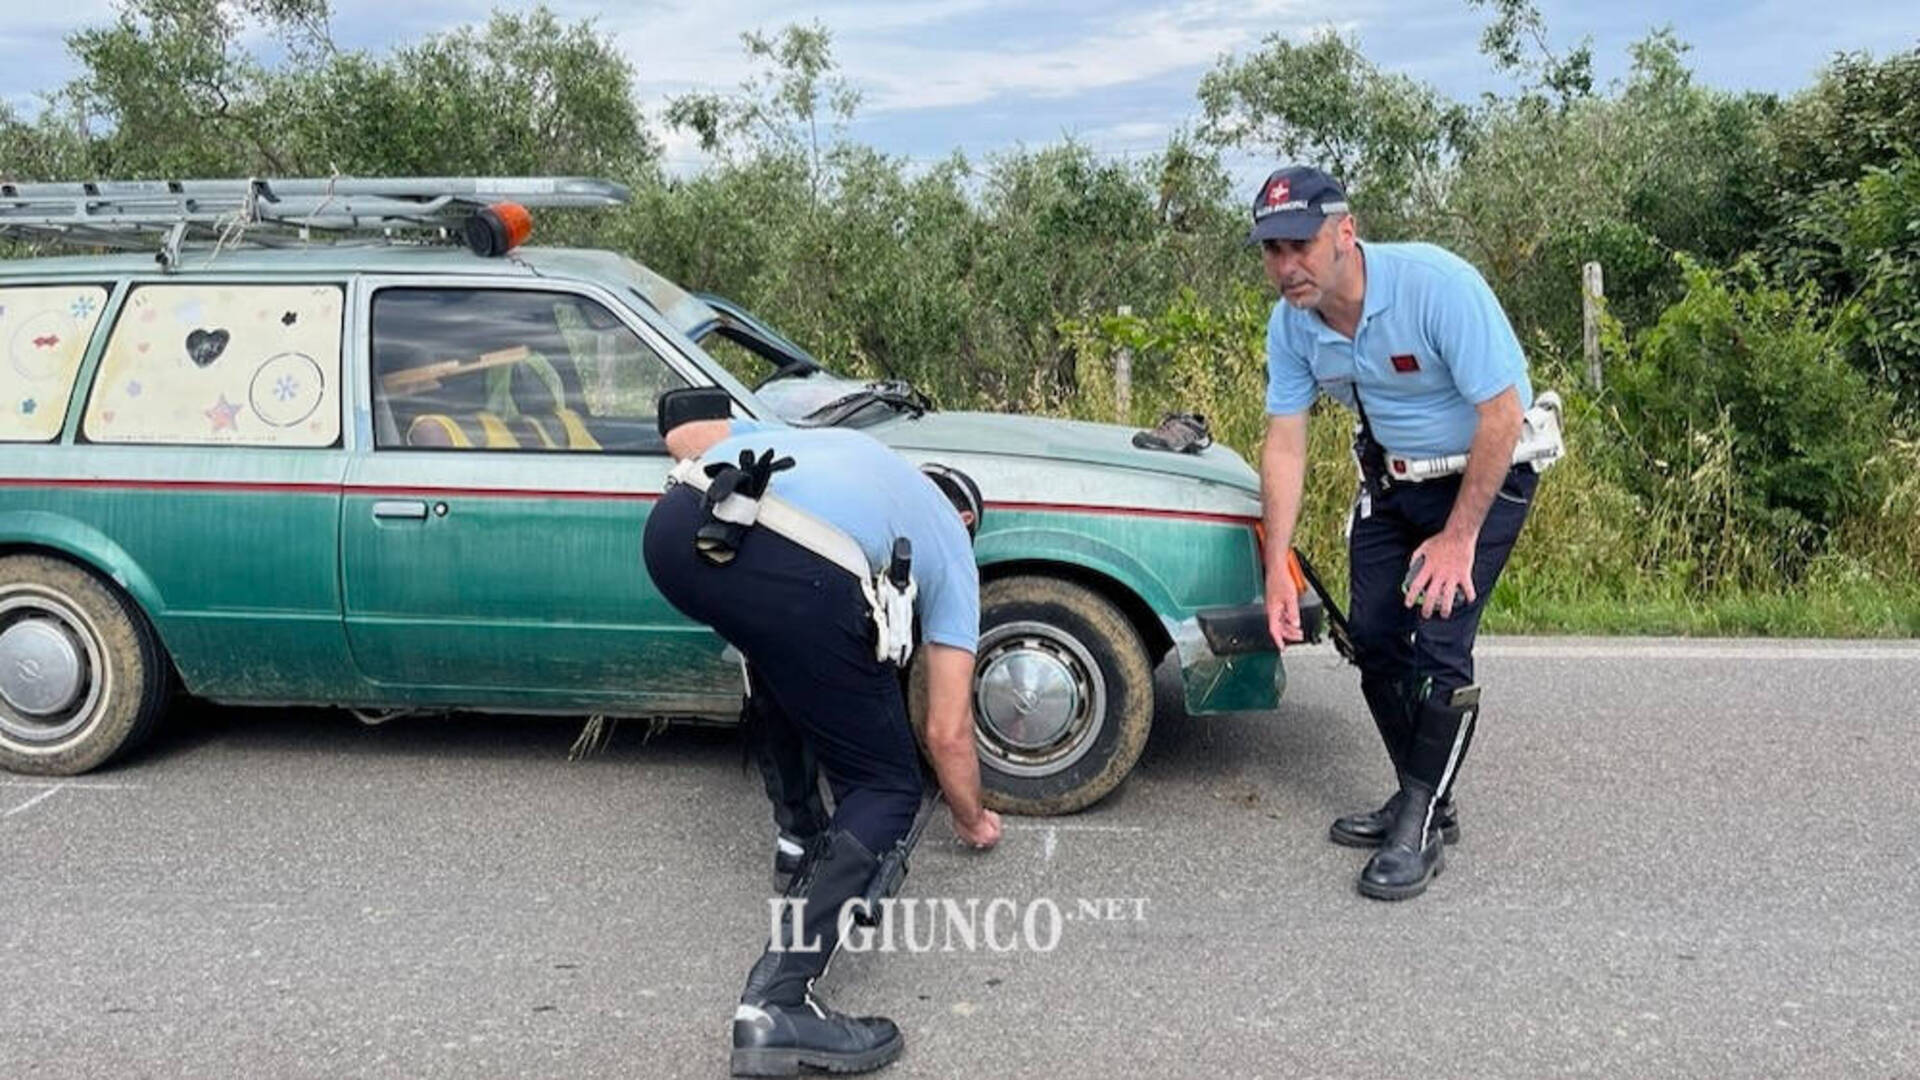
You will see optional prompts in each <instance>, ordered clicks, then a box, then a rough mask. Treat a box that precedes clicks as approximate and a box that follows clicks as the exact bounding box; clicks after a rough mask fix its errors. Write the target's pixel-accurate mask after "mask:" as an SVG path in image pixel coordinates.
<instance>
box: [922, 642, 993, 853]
mask: <svg viewBox="0 0 1920 1080" xmlns="http://www.w3.org/2000/svg"><path fill="white" fill-rule="evenodd" d="M920 662H921V663H923V664H925V665H927V756H928V757H931V758H932V759H933V772H934V775H935V776H936V777H938V778H939V780H940V791H941V793H942V794H944V795H945V796H946V797H947V806H948V808H949V809H951V810H952V811H953V816H954V818H955V820H957V821H962V822H967V823H969V824H971V823H972V822H975V821H978V820H979V819H980V815H981V813H982V812H983V811H984V810H985V809H986V805H985V804H984V803H982V802H981V801H980V758H979V756H978V753H977V751H976V750H975V749H974V741H973V697H972V695H973V654H972V653H970V652H967V651H966V650H964V649H956V648H954V647H952V646H951V645H932V644H930V645H928V646H927V648H926V652H925V654H924V655H922V656H921V658H920Z"/></svg>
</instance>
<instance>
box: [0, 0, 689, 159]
mask: <svg viewBox="0 0 1920 1080" xmlns="http://www.w3.org/2000/svg"><path fill="white" fill-rule="evenodd" d="M328 12H329V9H328V6H327V3H326V0H124V3H123V5H122V7H121V8H120V11H119V13H118V15H117V16H116V18H115V21H114V22H113V23H112V24H110V25H107V26H103V27H93V28H89V29H85V30H81V31H79V32H77V33H75V34H73V35H71V36H70V37H69V38H68V48H69V49H70V50H71V51H72V53H73V55H74V57H75V59H76V60H78V61H79V62H80V65H81V68H82V74H81V75H80V77H79V78H77V79H76V80H74V81H73V83H71V84H70V85H69V86H67V87H65V88H64V89H62V90H60V91H58V92H57V93H56V94H54V95H52V96H51V97H50V101H49V107H48V108H47V110H46V112H45V113H44V114H43V115H42V117H41V119H40V121H39V123H37V124H35V125H23V124H20V123H19V122H18V121H14V120H11V119H0V138H4V139H6V143H5V146H6V147H7V148H8V149H9V150H17V151H18V152H19V156H18V158H16V157H15V156H14V154H13V153H9V156H8V158H7V159H6V160H7V161H8V162H9V163H10V165H11V164H13V163H14V162H16V161H19V162H21V163H24V164H25V165H26V166H27V167H28V168H31V169H32V170H33V171H32V172H31V173H28V172H27V170H26V169H21V168H18V167H17V166H16V170H17V172H18V174H20V175H31V177H32V178H34V179H63V178H83V177H84V178H92V177H101V176H111V177H116V178H136V179H137V178H156V177H182V176H247V175H280V176H287V175H302V174H306V175H327V174H329V173H331V172H333V171H336V170H337V171H339V172H341V173H344V174H358V175H380V174H400V175H445V174H463V173H480V174H487V173H491V174H503V173H589V174H595V175H612V176H615V177H620V178H633V177H637V176H641V175H644V174H645V172H646V170H648V169H649V168H650V167H651V166H652V163H653V162H654V161H655V159H656V158H657V157H658V153H659V150H658V146H657V144H656V143H654V142H653V140H652V139H651V138H650V137H649V136H648V135H647V134H646V132H645V129H644V127H643V125H642V120H641V115H640V111H639V109H638V107H637V106H636V105H635V104H634V102H633V100H632V93H631V88H632V82H633V72H632V68H631V67H630V66H629V65H628V63H627V62H626V60H625V59H624V57H622V56H621V54H620V53H619V52H618V51H617V50H616V49H615V48H614V46H613V45H612V43H611V42H608V41H606V40H604V39H602V38H600V37H599V36H597V35H596V34H595V33H594V30H593V26H592V24H591V23H590V22H582V23H576V24H571V25H563V24H562V23H560V21H559V20H558V19H556V18H555V17H554V15H553V13H552V12H550V11H548V10H547V9H546V8H544V7H542V8H536V9H534V10H533V11H531V12H529V13H527V14H525V15H506V14H497V15H495V16H494V17H493V18H492V19H491V20H490V21H489V22H488V23H487V25H486V26H485V27H484V28H482V29H479V30H475V29H472V28H462V29H459V30H456V31H454V32H452V33H450V34H446V35H442V36H440V37H436V38H430V39H428V40H426V41H424V42H422V43H420V44H418V45H415V46H411V47H408V48H404V49H401V50H399V51H397V52H395V53H393V54H391V55H388V56H374V55H369V54H367V53H361V52H343V51H341V50H339V49H338V48H337V47H335V45H334V43H333V41H332V39H331V37H330V36H329V30H328ZM259 31H264V32H265V37H266V40H267V41H269V42H271V43H274V44H277V45H278V46H279V47H280V51H281V52H282V53H283V55H282V56H281V57H280V59H279V60H278V62H276V63H274V64H271V65H269V64H267V63H265V62H263V61H262V60H261V59H260V58H259V57H258V56H256V55H254V53H253V52H251V51H249V50H250V48H251V47H252V45H251V43H253V42H255V41H257V40H259V39H260V36H261V35H260V33H259Z"/></svg>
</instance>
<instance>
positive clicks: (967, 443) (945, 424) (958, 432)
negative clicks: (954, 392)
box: [866, 412, 1260, 494]
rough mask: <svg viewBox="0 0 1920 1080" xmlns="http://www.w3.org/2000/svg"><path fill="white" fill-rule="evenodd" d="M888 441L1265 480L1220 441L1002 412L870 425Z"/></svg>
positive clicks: (1254, 486) (1236, 481) (1197, 476)
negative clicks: (1180, 442) (1179, 446)
mask: <svg viewBox="0 0 1920 1080" xmlns="http://www.w3.org/2000/svg"><path fill="white" fill-rule="evenodd" d="M866 430H867V434H869V435H872V436H874V437H876V438H878V439H881V440H882V441H884V442H886V443H887V444H888V445H889V446H895V447H898V448H900V449H903V450H918V451H924V452H928V453H935V454H938V453H967V454H994V455H997V456H1000V457H1015V458H1032V459H1035V460H1044V461H1072V462H1077V463H1081V464H1087V465H1104V466H1110V467H1112V468H1116V469H1130V470H1134V471H1140V472H1153V473H1161V474H1164V475H1167V476H1181V477H1187V478H1190V479H1194V480H1206V481H1211V482H1213V483H1216V484H1223V485H1226V486H1228V487H1233V488H1239V489H1241V490H1244V491H1250V492H1254V493H1256V494H1258V492H1259V490H1260V480H1259V477H1258V475H1256V474H1255V473H1254V471H1253V470H1252V469H1251V468H1249V467H1248V466H1247V463H1246V462H1245V461H1242V460H1241V459H1240V455H1238V454H1236V453H1234V452H1233V451H1232V450H1229V449H1227V448H1226V447H1224V446H1221V445H1220V444H1219V443H1215V444H1214V445H1212V446H1210V447H1208V448H1207V449H1205V450H1203V451H1201V452H1200V453H1198V454H1172V453H1168V452H1166V451H1164V450H1142V449H1140V448H1139V447H1136V446H1134V445H1133V435H1134V431H1135V429H1133V428H1127V427H1121V426H1119V425H1117V424H1089V423H1085V422H1083V421H1079V420H1055V419H1051V418H1042V417H1032V416H1008V415H1005V414H1002V413H976V412H936V413H928V414H927V415H925V416H922V417H919V418H917V419H916V418H911V417H905V416H903V417H900V418H898V419H895V420H891V421H888V422H886V423H884V424H876V425H874V426H873V427H870V428H867V429H866Z"/></svg>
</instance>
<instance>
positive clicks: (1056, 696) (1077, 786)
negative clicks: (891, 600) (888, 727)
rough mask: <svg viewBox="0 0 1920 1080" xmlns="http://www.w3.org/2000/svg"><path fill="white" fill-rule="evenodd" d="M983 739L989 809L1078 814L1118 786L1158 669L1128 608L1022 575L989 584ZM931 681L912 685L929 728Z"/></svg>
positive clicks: (977, 729)
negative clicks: (928, 686)
mask: <svg viewBox="0 0 1920 1080" xmlns="http://www.w3.org/2000/svg"><path fill="white" fill-rule="evenodd" d="M973 701H974V741H975V745H976V746H977V748H978V750H979V754H980V780H981V784H982V785H983V786H984V787H985V789H986V791H985V797H986V802H987V805H988V806H991V807H993V808H994V809H996V810H1006V811H1009V812H1011V813H1016V814H1032V815H1050V814H1070V813H1073V812H1074V811H1076V810H1080V809H1083V808H1085V807H1087V806H1091V805H1092V804H1093V803H1095V802H1097V801H1098V800H1099V799H1101V798H1102V797H1103V796H1105V795H1106V794H1107V793H1108V792H1110V791H1112V790H1113V789H1114V788H1115V787H1117V786H1119V783H1120V781H1121V780H1123V779H1125V778H1126V775H1127V773H1129V772H1131V771H1132V770H1133V766H1134V763H1135V762H1136V761H1138V760H1139V759H1140V751H1141V750H1142V749H1144V748H1145V746H1146V743H1147V731H1148V729H1149V728H1150V727H1151V726H1152V722H1153V667H1152V665H1151V664H1150V663H1149V662H1148V659H1147V651H1146V647H1145V646H1144V645H1143V644H1142V643H1141V641H1140V635H1139V634H1138V633H1136V632H1135V631H1134V629H1133V626H1132V624H1131V623H1129V622H1128V621H1127V618H1126V616H1125V615H1123V614H1121V612H1120V610H1119V609H1118V608H1116V607H1114V605H1113V604H1112V603H1111V602H1109V601H1108V600H1107V599H1106V598H1105V597H1102V596H1101V595H1100V594H1098V593H1096V592H1094V591H1093V590H1091V589H1088V588H1087V587H1085V586H1083V585H1079V584H1076V583H1074V582H1070V581H1063V580H1061V579H1059V578H1050V577H1034V576H1021V577H1010V578H1002V579H1000V580H998V581H992V582H988V583H987V584H986V585H984V586H982V587H981V590H980V646H979V649H978V651H977V652H976V654H975V660H974V675H973ZM925 715H926V679H925V676H924V674H923V673H921V672H920V671H919V670H918V669H916V671H915V675H914V680H913V717H914V726H915V728H916V729H919V730H924V727H923V725H924V722H925V721H924V718H925Z"/></svg>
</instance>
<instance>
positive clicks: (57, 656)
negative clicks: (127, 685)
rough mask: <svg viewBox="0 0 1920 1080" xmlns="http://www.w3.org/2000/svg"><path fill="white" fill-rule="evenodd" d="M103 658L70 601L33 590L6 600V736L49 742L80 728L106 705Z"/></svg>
mask: <svg viewBox="0 0 1920 1080" xmlns="http://www.w3.org/2000/svg"><path fill="white" fill-rule="evenodd" d="M101 660H102V658H101V655H100V647H99V645H98V639H97V638H96V637H95V635H94V634H93V632H92V627H91V625H90V624H89V623H88V622H87V620H86V617H85V616H84V615H83V614H81V612H80V611H79V610H78V609H77V608H75V607H72V606H71V605H70V604H69V603H67V601H66V598H65V597H62V596H60V595H58V594H56V593H51V592H42V591H40V590H39V589H36V588H31V587H28V588H23V589H18V590H16V591H14V592H13V593H11V594H10V595H6V596H0V734H4V735H6V736H7V737H10V738H14V739H20V740H24V741H27V742H42V743H43V742H53V741H56V740H59V739H62V738H65V737H66V736H68V735H71V734H72V733H73V732H75V731H77V730H79V729H80V728H81V727H82V726H83V725H85V724H86V722H87V720H88V719H89V718H90V717H91V716H92V715H93V713H94V710H95V707H96V706H97V705H98V704H99V701H100V694H101V689H102V687H101V680H100V677H99V675H100V673H101V672H102V671H103V670H104V668H103V666H102V663H101Z"/></svg>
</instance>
